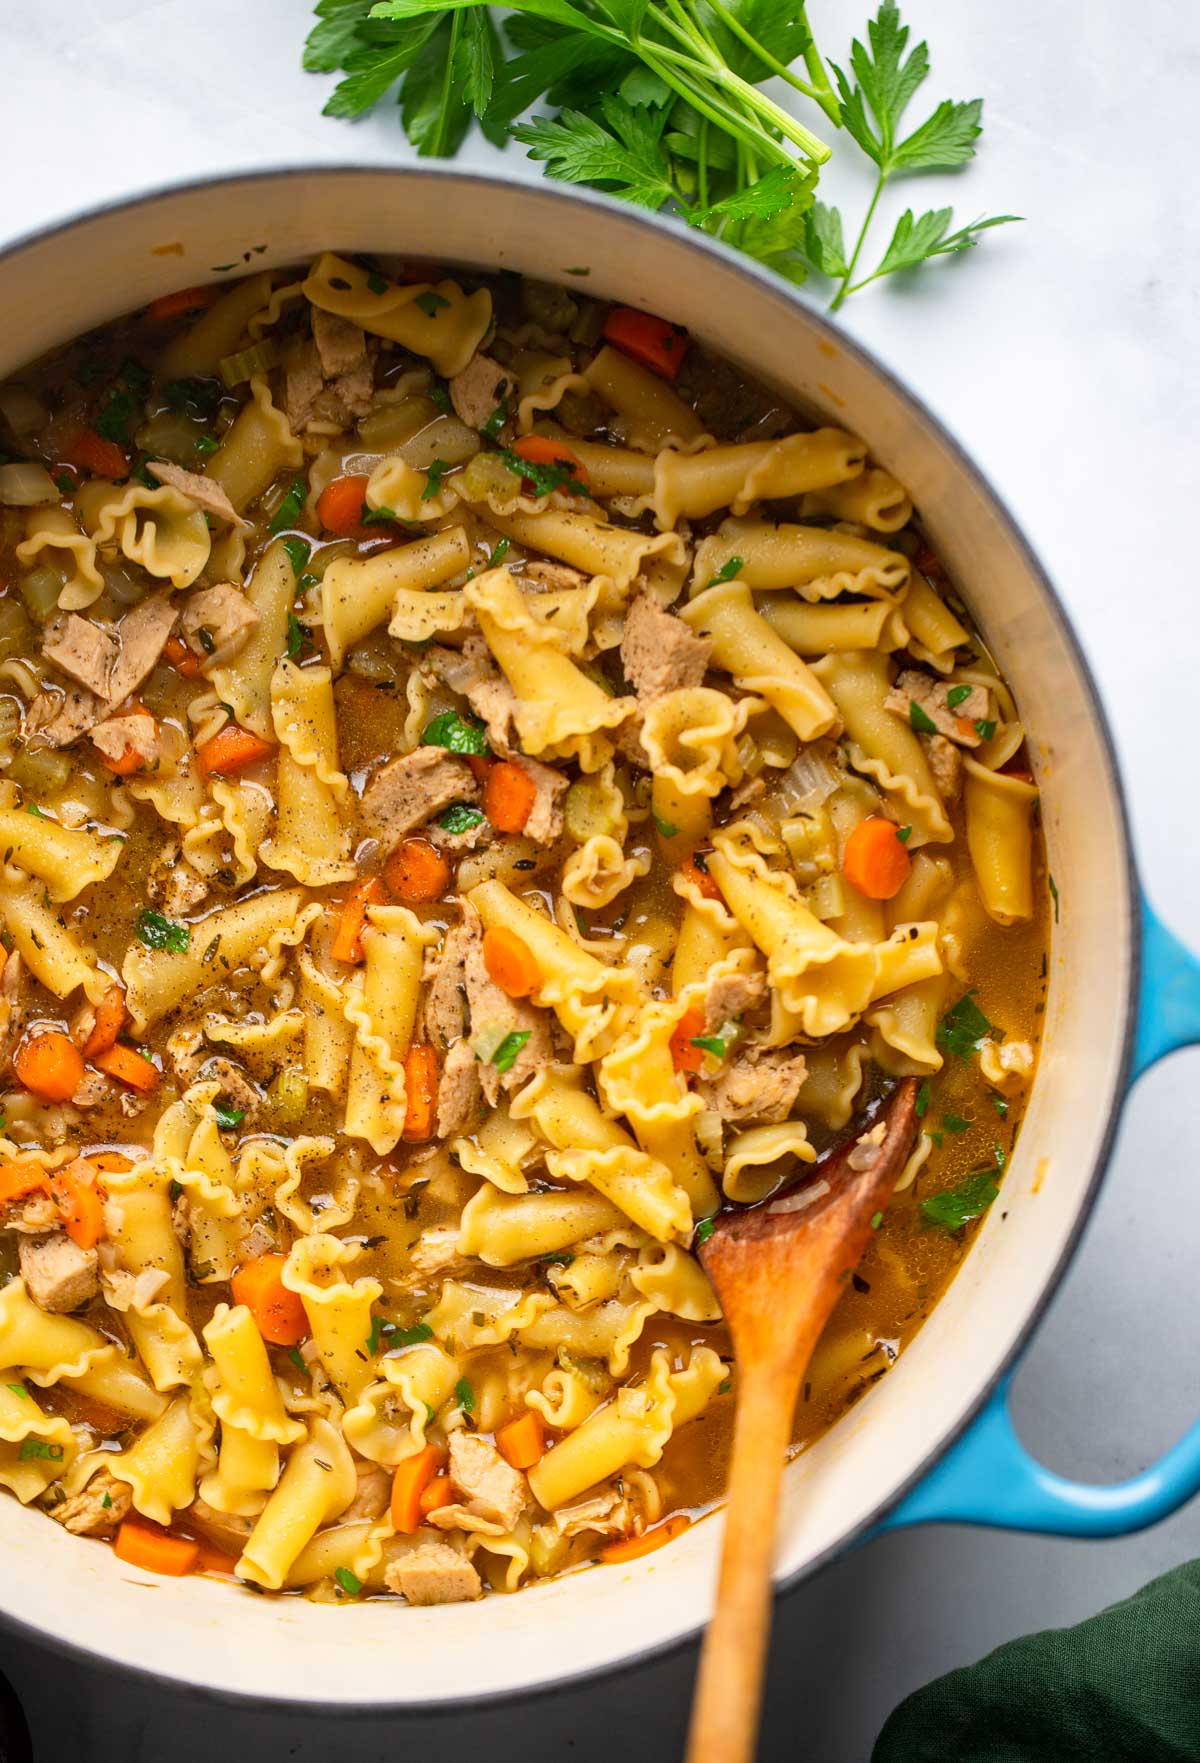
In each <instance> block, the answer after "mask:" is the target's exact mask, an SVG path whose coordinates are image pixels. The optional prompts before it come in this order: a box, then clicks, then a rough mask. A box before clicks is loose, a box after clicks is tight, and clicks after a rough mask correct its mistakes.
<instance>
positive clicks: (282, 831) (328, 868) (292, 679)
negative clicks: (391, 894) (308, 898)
mask: <svg viewBox="0 0 1200 1763" xmlns="http://www.w3.org/2000/svg"><path fill="white" fill-rule="evenodd" d="M270 691H271V720H272V722H273V724H274V728H275V733H276V736H277V737H278V740H279V769H278V774H277V777H276V783H275V815H276V819H275V831H274V834H273V835H272V837H271V838H269V839H265V840H264V841H263V843H262V855H263V857H264V859H265V860H266V862H268V863H269V864H270V865H271V867H272V869H282V870H286V871H287V873H288V874H289V875H292V876H295V878H296V880H297V881H301V882H304V883H306V884H307V885H308V886H309V887H315V888H319V887H327V886H329V885H330V884H333V883H337V882H346V881H353V879H354V876H355V873H356V872H355V868H354V865H353V863H351V861H350V826H349V822H348V819H347V816H346V809H347V806H348V802H349V796H350V784H349V780H348V779H347V778H346V775H345V773H344V772H342V771H340V770H339V769H338V758H337V717H336V713H335V710H334V703H333V674H332V673H331V671H330V669H329V668H327V667H303V668H302V667H297V666H295V665H294V663H292V662H290V661H287V660H284V661H281V662H280V663H279V665H278V666H277V667H276V669H275V671H274V673H273V674H272V675H271V686H270Z"/></svg>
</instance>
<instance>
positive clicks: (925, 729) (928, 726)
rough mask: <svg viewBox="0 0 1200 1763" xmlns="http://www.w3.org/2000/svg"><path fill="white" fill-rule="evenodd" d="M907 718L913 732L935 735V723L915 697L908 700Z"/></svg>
mask: <svg viewBox="0 0 1200 1763" xmlns="http://www.w3.org/2000/svg"><path fill="white" fill-rule="evenodd" d="M908 720H909V722H910V724H911V725H912V728H913V731H914V733H916V734H918V735H936V734H937V723H936V722H934V720H933V718H932V717H931V716H929V715H928V714H927V713H926V712H925V711H924V710H922V708H921V706H920V705H919V704H918V703H917V700H916V699H915V698H910V699H909V700H908Z"/></svg>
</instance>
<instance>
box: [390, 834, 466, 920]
mask: <svg viewBox="0 0 1200 1763" xmlns="http://www.w3.org/2000/svg"><path fill="white" fill-rule="evenodd" d="M383 879H384V882H385V883H386V885H387V890H388V893H389V894H391V896H392V898H393V899H395V900H403V902H404V904H405V905H406V906H428V905H429V904H430V903H431V902H432V901H434V900H440V899H441V898H442V897H443V896H444V894H445V893H446V891H447V889H448V888H449V886H450V864H449V862H448V860H447V858H446V856H445V854H444V852H442V851H439V850H438V848H437V846H436V845H431V844H430V842H429V840H428V839H402V840H401V841H400V843H399V844H398V845H397V846H396V849H395V850H394V851H393V852H392V854H391V856H390V857H389V858H388V860H387V862H386V863H385V864H384V866H383Z"/></svg>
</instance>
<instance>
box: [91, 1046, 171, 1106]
mask: <svg viewBox="0 0 1200 1763" xmlns="http://www.w3.org/2000/svg"><path fill="white" fill-rule="evenodd" d="M91 1063H92V1064H93V1065H94V1066H95V1067H96V1070H97V1071H102V1072H104V1074H105V1076H106V1077H115V1078H116V1080H117V1082H118V1083H123V1084H128V1085H129V1088H130V1089H131V1090H140V1091H141V1093H142V1094H143V1095H144V1096H148V1095H149V1094H150V1091H151V1090H153V1089H156V1088H157V1087H158V1080H159V1078H160V1077H161V1076H162V1073H161V1072H160V1071H159V1069H158V1066H157V1065H155V1063H154V1061H153V1060H152V1059H147V1058H146V1056H145V1054H144V1053H139V1052H138V1050H137V1048H136V1047H127V1046H126V1045H125V1044H124V1042H123V1041H115V1042H114V1043H113V1045H112V1046H111V1047H109V1048H108V1050H107V1052H104V1053H97V1054H96V1056H95V1058H94V1059H92V1061H91Z"/></svg>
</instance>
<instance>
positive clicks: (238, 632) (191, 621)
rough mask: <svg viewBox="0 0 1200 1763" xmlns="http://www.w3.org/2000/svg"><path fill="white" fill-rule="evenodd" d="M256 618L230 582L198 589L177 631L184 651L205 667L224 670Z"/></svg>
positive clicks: (241, 594)
mask: <svg viewBox="0 0 1200 1763" xmlns="http://www.w3.org/2000/svg"><path fill="white" fill-rule="evenodd" d="M258 622H259V617H258V613H257V611H256V610H255V608H254V607H253V606H252V605H251V604H250V602H249V600H248V599H247V598H246V596H245V594H243V593H242V590H241V589H240V588H238V587H235V586H234V584H233V582H218V583H217V585H216V587H213V588H199V589H197V591H196V592H195V593H194V594H189V595H188V597H187V599H186V600H185V601H184V605H183V616H182V618H181V620H180V630H181V631H182V632H183V638H184V641H185V642H186V643H187V645H188V647H189V648H190V649H191V650H192V651H193V652H194V653H195V654H196V655H198V656H199V657H200V659H201V660H202V661H203V662H204V663H205V664H206V665H207V666H209V667H218V666H224V664H225V663H226V662H227V661H231V660H232V659H233V657H234V656H235V655H237V654H238V653H240V651H241V650H242V649H243V648H244V647H245V644H246V640H247V638H248V637H249V635H250V633H251V631H252V630H254V629H256V628H257V626H258Z"/></svg>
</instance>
